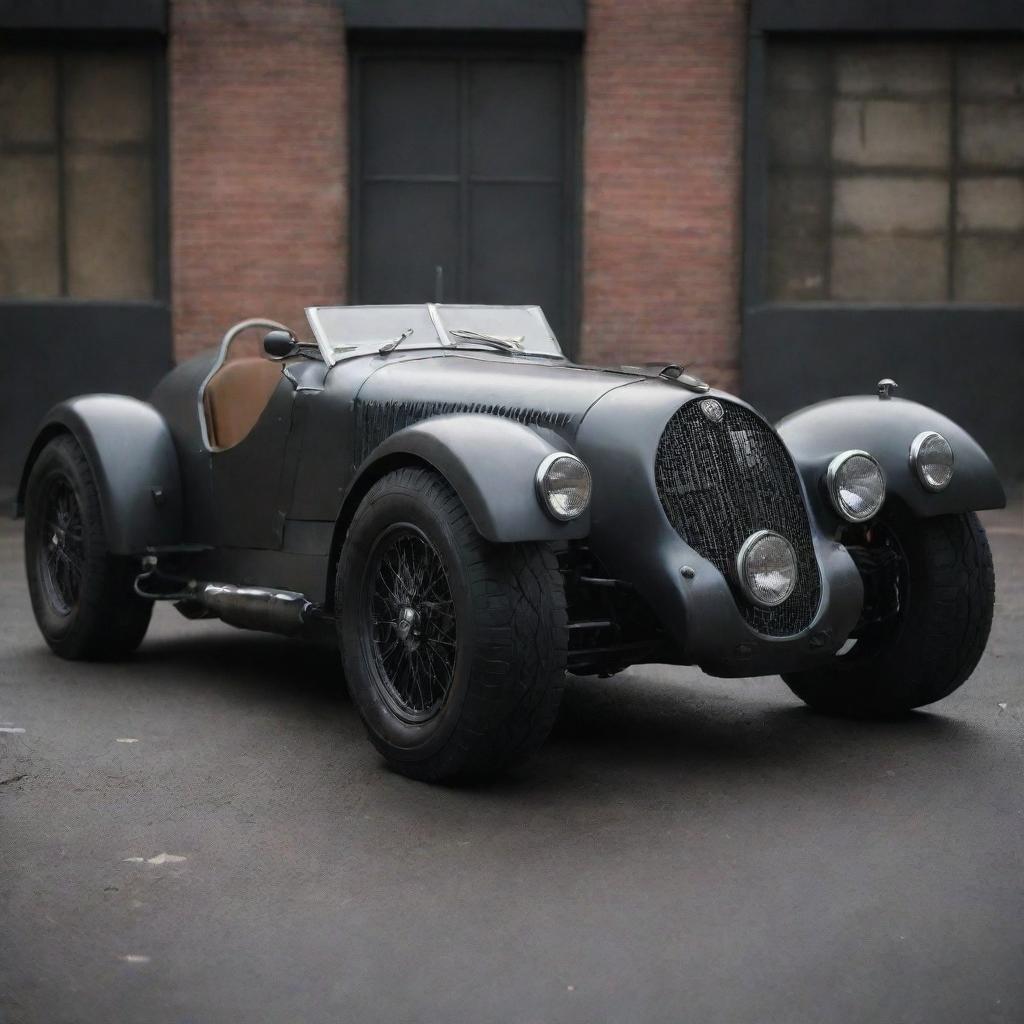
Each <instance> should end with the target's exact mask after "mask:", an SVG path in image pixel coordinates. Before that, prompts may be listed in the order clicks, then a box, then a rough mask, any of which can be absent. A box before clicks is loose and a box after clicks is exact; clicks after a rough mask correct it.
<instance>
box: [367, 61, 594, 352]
mask: <svg viewBox="0 0 1024 1024" xmlns="http://www.w3.org/2000/svg"><path fill="white" fill-rule="evenodd" d="M576 75H577V60H576V56H575V55H574V54H572V53H567V52H565V51H561V50H540V51H538V50H530V51H528V52H517V51H515V50H505V51H496V50H477V49H469V50H462V51H445V50H433V51H423V50H417V51H415V52H411V51H402V50H394V49H392V50H368V49H364V50H362V51H357V52H356V54H355V56H354V59H353V72H352V86H353V97H352V112H353V124H352V148H353V153H352V156H353V180H352V242H353V244H352V254H353V267H352V296H353V301H355V302H364V303H378V302H379V303H393V302H424V301H429V300H434V299H438V298H442V299H443V300H444V301H446V302H482V303H487V302H493V303H535V304H537V305H540V306H542V307H543V308H544V311H545V313H546V314H547V316H548V319H549V320H550V322H551V325H552V327H553V328H554V329H555V332H556V334H557V335H558V337H559V339H560V340H561V341H562V344H563V347H568V348H571V347H572V346H573V344H574V341H575V335H576V319H577V315H576V305H577V304H576V292H577V286H576V279H577V272H576V266H577V255H576V253H577V237H578V215H577V205H578V195H577V169H576V168H577V137H578V124H577V112H576Z"/></svg>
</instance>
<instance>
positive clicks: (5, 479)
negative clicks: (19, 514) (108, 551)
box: [0, 301, 172, 489]
mask: <svg viewBox="0 0 1024 1024" xmlns="http://www.w3.org/2000/svg"><path fill="white" fill-rule="evenodd" d="M171 364H172V356H171V316H170V312H169V310H168V309H167V307H166V306H164V305H162V304H159V303H141V302H140V303H117V304H113V303H101V302H72V301H64V302H54V303H50V304H39V303H31V302H6V303H0V436H2V437H3V444H2V445H0V488H4V489H8V488H10V487H12V486H13V485H15V484H16V483H17V479H18V475H19V473H20V472H21V465H22V461H23V459H24V458H25V455H26V453H27V451H28V447H29V445H30V444H31V442H32V438H33V436H34V435H35V431H36V427H37V426H38V424H39V421H40V419H42V417H43V415H44V414H45V413H46V411H47V410H48V409H49V408H50V407H51V406H53V405H55V404H56V403H57V402H59V401H61V400H62V399H64V398H69V397H71V396H72V395H80V394H87V393H89V392H97V391H106V392H114V393H118V394H126V395H133V396H135V397H137V398H145V397H146V396H147V395H148V394H149V392H150V390H151V389H152V387H153V385H154V384H155V383H156V382H157V381H158V380H159V379H160V377H161V376H163V374H165V373H166V372H167V371H168V370H170V368H171Z"/></svg>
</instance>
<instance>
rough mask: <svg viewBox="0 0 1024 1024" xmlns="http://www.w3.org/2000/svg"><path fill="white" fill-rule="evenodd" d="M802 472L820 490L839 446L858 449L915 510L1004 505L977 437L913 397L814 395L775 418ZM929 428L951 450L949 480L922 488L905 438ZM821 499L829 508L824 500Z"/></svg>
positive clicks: (891, 491)
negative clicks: (821, 398)
mask: <svg viewBox="0 0 1024 1024" xmlns="http://www.w3.org/2000/svg"><path fill="white" fill-rule="evenodd" d="M777 429H778V432H779V435H780V436H781V437H782V440H783V441H785V443H786V446H787V447H788V448H789V450H790V452H791V454H792V456H793V459H794V461H795V462H796V465H797V468H798V470H799V471H800V473H801V475H802V476H803V478H804V483H805V485H806V487H807V491H808V493H809V494H810V495H812V500H814V496H817V497H819V498H820V497H821V496H822V494H823V489H822V481H823V479H824V477H825V472H826V470H827V469H828V464H829V462H831V460H832V459H833V458H834V457H835V456H836V455H838V454H839V453H840V452H843V451H848V450H849V449H852V448H861V449H863V450H864V451H867V452H870V453H871V454H872V455H873V456H874V457H875V458H876V459H877V460H878V462H879V464H880V465H881V467H882V469H883V471H884V472H885V479H886V492H887V494H888V496H889V497H892V496H895V497H897V498H898V499H899V500H900V501H902V502H903V504H904V505H906V507H907V508H908V509H909V510H910V512H911V513H912V514H913V515H915V516H918V517H922V518H923V517H928V516H940V515H947V514H949V513H960V512H970V511H976V510H979V509H986V508H1002V507H1003V506H1004V505H1005V504H1006V495H1005V493H1004V491H1003V485H1002V484H1001V483H1000V481H999V477H998V475H997V474H996V471H995V467H994V466H993V465H992V461H991V460H990V459H989V457H988V456H987V455H986V454H985V452H984V450H983V449H982V448H981V446H980V445H979V444H978V442H977V441H975V440H974V438H973V437H971V435H970V434H968V433H967V431H966V430H964V429H963V427H961V426H958V425H957V424H956V423H954V422H953V421H952V420H951V419H949V418H948V417H946V416H943V415H942V414H941V413H938V412H936V411H935V410H934V409H929V408H928V407H927V406H925V405H919V404H918V403H917V402H909V401H906V400H904V399H899V398H892V399H889V400H888V401H880V400H879V399H878V398H869V397H865V396H859V397H851V398H836V399H832V400H831V401H827V402H819V403H818V404H817V405H810V406H807V407H806V408H804V409H800V410H799V411H797V412H794V413H792V414H790V415H789V416H786V417H785V418H784V419H782V420H780V421H779V423H778V424H777ZM926 430H935V431H938V432H939V433H940V434H942V436H943V437H945V438H946V440H947V441H948V442H949V444H950V446H951V447H952V449H953V460H954V462H953V466H954V472H953V479H952V480H951V481H950V482H949V486H948V487H946V488H945V490H942V491H929V490H927V489H926V488H925V487H924V486H923V485H922V484H921V482H920V481H919V480H918V478H917V474H916V473H915V472H914V470H913V468H912V467H911V465H910V445H911V442H912V441H913V440H914V438H915V437H917V435H918V434H920V433H922V432H923V431H926ZM825 504H826V505H828V507H829V508H831V505H830V503H829V502H828V501H827V499H825Z"/></svg>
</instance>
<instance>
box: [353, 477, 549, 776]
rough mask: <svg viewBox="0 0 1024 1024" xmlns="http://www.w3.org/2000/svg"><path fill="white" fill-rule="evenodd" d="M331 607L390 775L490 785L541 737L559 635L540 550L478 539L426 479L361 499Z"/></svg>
mask: <svg viewBox="0 0 1024 1024" xmlns="http://www.w3.org/2000/svg"><path fill="white" fill-rule="evenodd" d="M335 606H336V608H337V616H338V630H339V637H340V641H341V647H342V653H343V656H344V662H345V670H346V676H347V679H348V684H349V689H350V691H351V693H352V697H353V700H354V701H355V703H356V705H357V707H358V708H359V712H360V715H361V716H362V718H363V721H364V723H365V724H366V727H367V730H368V732H369V734H370V738H371V740H372V741H373V743H374V744H375V745H376V747H377V749H378V750H379V751H380V752H381V753H382V754H383V755H384V757H385V758H386V759H387V761H388V763H389V764H390V765H391V766H392V767H393V768H395V769H396V770H398V771H400V772H402V773H403V774H405V775H409V776H411V777H413V778H417V779H423V780H427V781H442V780H451V779H466V778H473V777H479V776H486V775H491V774H493V773H495V772H496V771H499V770H500V769H502V768H504V767H505V766H506V765H508V764H510V763H512V762H514V761H516V760H519V759H521V758H523V757H525V756H526V755H527V754H529V753H530V752H531V751H532V750H533V749H535V748H536V747H537V746H538V745H539V744H540V743H541V742H542V741H543V740H544V738H545V737H546V736H547V734H548V732H549V731H550V729H551V726H552V724H553V723H554V719H555V716H556V714H557V711H558V706H559V704H560V702H561V697H562V689H563V686H564V678H565V661H566V637H567V625H566V611H565V597H564V593H563V587H562V578H561V575H560V573H559V571H558V564H557V561H556V559H555V556H554V553H553V552H552V551H551V550H550V549H549V548H548V547H547V546H545V545H541V544H502V545H499V544H490V543H488V542H487V541H485V540H484V539H483V538H482V537H481V536H480V535H479V534H478V533H477V532H476V529H475V527H474V526H473V523H472V521H471V520H470V518H469V515H468V513H467V512H466V509H465V508H464V506H463V505H462V502H461V501H460V500H459V498H458V496H457V495H456V494H455V492H454V491H453V490H452V489H451V487H450V486H449V485H448V484H447V483H446V482H445V481H444V480H443V479H442V478H441V477H439V476H438V475H437V474H435V473H432V472H428V471H427V470H423V469H418V468H410V469H401V470H398V471H396V472H394V473H390V474H389V475H388V476H386V477H384V478H383V479H381V480H379V481H378V482H377V483H376V484H375V485H374V486H373V487H372V488H371V489H370V491H369V493H368V494H367V495H366V498H365V499H364V500H363V502H362V504H361V505H360V507H359V510H358V511H357V512H356V515H355V518H354V519H353V521H352V525H351V527H350V529H349V532H348V536H347V538H346V542H345V547H344V550H343V552H342V556H341V561H340V563H339V567H338V574H337V589H336V594H335Z"/></svg>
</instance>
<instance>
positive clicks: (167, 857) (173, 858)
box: [123, 853, 188, 865]
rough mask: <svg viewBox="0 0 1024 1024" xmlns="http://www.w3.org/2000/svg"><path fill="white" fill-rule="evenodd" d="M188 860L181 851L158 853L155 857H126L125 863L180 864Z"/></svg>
mask: <svg viewBox="0 0 1024 1024" xmlns="http://www.w3.org/2000/svg"><path fill="white" fill-rule="evenodd" d="M186 860H188V857H183V856H182V855H181V854H180V853H158V854H157V855H156V856H155V857H124V858H123V861H124V863H125V864H156V865H160V864H180V863H182V861H186Z"/></svg>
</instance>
